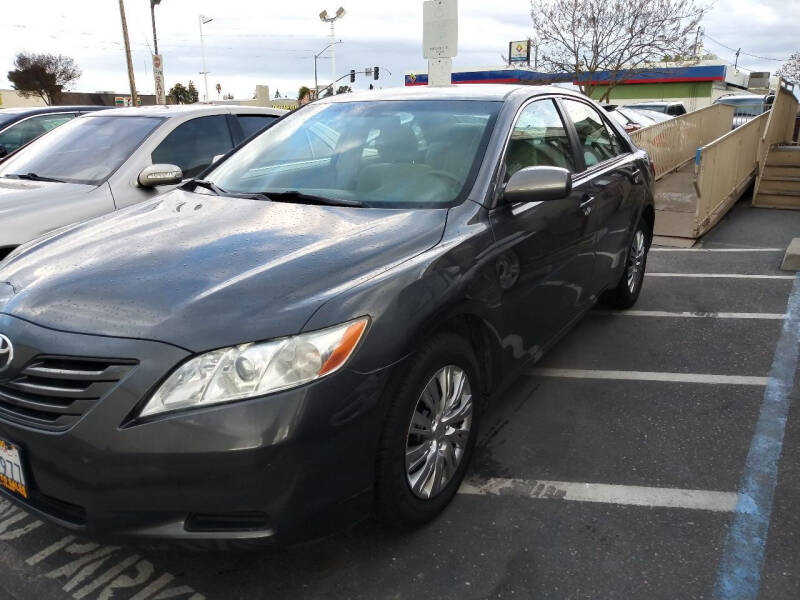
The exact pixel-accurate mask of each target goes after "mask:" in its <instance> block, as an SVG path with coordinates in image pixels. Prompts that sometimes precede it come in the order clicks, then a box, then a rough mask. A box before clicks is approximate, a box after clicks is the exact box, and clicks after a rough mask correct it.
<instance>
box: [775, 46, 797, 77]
mask: <svg viewBox="0 0 800 600" xmlns="http://www.w3.org/2000/svg"><path fill="white" fill-rule="evenodd" d="M775 74H776V75H780V76H781V77H783V78H784V79H786V80H787V81H791V82H792V83H800V50H799V51H797V52H795V53H793V54H792V55H791V56H790V57H789V58H787V59H786V62H785V63H783V64H782V65H781V68H780V69H778V70H777V71H776V72H775Z"/></svg>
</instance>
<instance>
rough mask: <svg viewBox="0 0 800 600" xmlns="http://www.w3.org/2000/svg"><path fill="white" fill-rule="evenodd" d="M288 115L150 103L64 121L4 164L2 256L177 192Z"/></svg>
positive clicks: (0, 179) (0, 173)
mask: <svg viewBox="0 0 800 600" xmlns="http://www.w3.org/2000/svg"><path fill="white" fill-rule="evenodd" d="M284 113H286V111H285V110H279V109H275V108H260V107H250V106H211V105H199V104H198V105H184V106H152V107H145V108H119V109H111V110H104V111H98V112H95V113H91V114H87V115H84V116H82V117H78V118H77V119H73V120H72V121H70V122H68V123H65V124H64V125H62V126H61V127H58V128H57V129H54V130H53V131H51V132H49V133H47V134H45V135H43V136H41V137H40V138H38V139H36V140H34V141H33V142H31V143H30V144H29V145H28V146H26V147H25V148H21V149H20V150H19V151H18V152H16V153H14V154H13V155H10V156H9V157H8V158H7V159H6V160H5V161H4V162H3V163H1V164H0V259H2V258H3V256H4V255H6V254H8V253H9V252H10V251H11V250H12V249H13V248H15V247H16V246H19V245H20V244H22V243H24V242H27V241H29V240H32V239H34V238H37V237H39V236H41V235H43V234H45V233H47V232H49V231H52V230H54V229H59V228H61V227H64V226H66V225H70V224H72V223H75V222H78V221H83V220H86V219H89V218H92V217H97V216H100V215H103V214H106V213H110V212H112V211H114V210H117V209H120V208H124V207H126V206H130V205H132V204H135V203H137V202H142V201H144V200H148V199H150V198H152V197H154V196H155V195H157V194H159V193H162V192H164V191H167V190H169V189H172V188H173V187H175V186H176V185H178V184H179V183H180V182H181V181H182V180H184V179H188V178H193V177H195V176H197V175H198V174H199V173H201V172H202V171H203V170H204V169H205V168H206V167H207V166H209V165H210V164H211V163H212V162H213V161H214V159H215V157H217V156H219V155H222V154H226V153H227V152H228V151H229V150H231V149H233V147H234V146H236V145H238V144H239V143H240V142H242V141H243V140H244V139H246V138H248V137H250V136H251V135H253V134H254V133H256V132H258V131H260V130H262V129H263V128H264V127H266V126H268V125H269V124H270V123H272V122H273V121H274V120H275V119H277V118H278V117H280V116H281V115H283V114H284Z"/></svg>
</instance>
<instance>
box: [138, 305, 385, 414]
mask: <svg viewBox="0 0 800 600" xmlns="http://www.w3.org/2000/svg"><path fill="white" fill-rule="evenodd" d="M368 322H369V319H368V318H367V317H364V318H361V319H357V320H355V321H350V322H348V323H342V324H341V325H336V326H334V327H329V328H328V329H321V330H320V331H312V332H309V333H301V334H299V335H294V336H291V337H286V338H279V339H275V340H270V341H268V342H259V343H253V344H241V345H239V346H233V347H231V348H222V349H220V350H213V351H211V352H207V353H205V354H201V355H200V356H197V357H195V358H193V359H191V360H190V361H188V362H186V363H184V364H183V365H181V366H180V367H179V368H178V369H177V370H176V371H175V372H174V373H172V375H170V376H169V377H168V378H167V380H166V381H165V382H164V383H163V384H162V385H161V387H160V388H158V390H157V391H156V393H155V394H154V395H153V397H152V398H150V400H149V401H148V402H147V404H146V405H145V406H144V408H143V409H142V411H141V413H140V415H141V416H147V415H153V414H156V413H162V412H168V411H173V410H178V409H182V408H195V407H200V406H208V405H211V404H218V403H220V402H229V401H231V400H238V399H241V398H250V397H253V396H263V395H265V394H270V393H272V392H277V391H280V390H285V389H288V388H292V387H296V386H298V385H302V384H304V383H308V382H309V381H314V380H316V379H320V378H321V377H324V376H326V375H330V374H331V373H334V372H335V371H337V370H338V369H339V368H341V366H342V365H343V364H344V363H345V362H347V359H348V358H349V357H350V355H351V354H352V353H353V350H354V349H355V347H356V346H357V345H358V342H359V340H360V339H361V336H362V335H363V334H364V331H365V330H366V328H367V323H368Z"/></svg>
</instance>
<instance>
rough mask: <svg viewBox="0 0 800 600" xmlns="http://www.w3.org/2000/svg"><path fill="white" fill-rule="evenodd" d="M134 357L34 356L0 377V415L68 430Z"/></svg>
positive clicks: (116, 381) (124, 373) (41, 427)
mask: <svg viewBox="0 0 800 600" xmlns="http://www.w3.org/2000/svg"><path fill="white" fill-rule="evenodd" d="M136 362H137V361H135V360H126V359H111V360H108V359H94V358H72V357H64V356H37V357H36V358H34V359H33V360H31V362H29V363H28V364H27V365H26V366H25V368H24V369H22V371H21V372H20V373H19V374H18V375H16V376H14V377H10V378H7V379H3V378H2V377H0V418H5V419H8V420H10V421H14V422H17V423H23V424H25V425H30V426H32V427H37V428H40V429H48V430H51V431H59V430H63V429H68V428H69V427H70V426H72V425H73V424H74V423H75V422H77V421H78V419H80V418H81V416H82V415H83V414H84V413H85V412H86V411H87V410H89V408H91V407H92V406H93V405H94V404H95V402H97V401H98V400H100V399H101V398H102V397H103V396H105V395H106V394H107V393H108V392H109V391H110V390H111V389H112V388H113V387H114V386H115V385H116V384H117V383H118V382H119V381H120V380H122V379H123V378H124V377H125V375H126V374H127V373H128V372H129V371H130V370H131V369H132V368H133V367H134V366H135V365H136Z"/></svg>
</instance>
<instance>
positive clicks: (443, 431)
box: [0, 85, 654, 543]
mask: <svg viewBox="0 0 800 600" xmlns="http://www.w3.org/2000/svg"><path fill="white" fill-rule="evenodd" d="M652 186H653V174H652V172H651V168H650V163H649V160H648V157H647V154H646V153H645V152H644V151H642V150H640V149H639V148H637V147H635V146H634V145H633V144H632V143H631V141H630V139H629V138H628V137H627V135H626V134H625V133H624V131H623V130H622V128H621V127H620V126H619V125H616V124H615V123H614V122H612V121H610V120H609V119H608V118H607V116H606V115H605V114H604V111H603V110H602V109H601V108H600V107H599V106H598V105H596V104H595V103H593V102H591V101H590V100H588V99H586V98H585V97H583V96H580V95H578V94H575V93H572V92H569V91H565V90H563V89H561V88H556V87H532V86H503V85H467V86H463V87H461V86H454V87H448V88H430V89H425V88H423V89H418V88H403V89H400V90H384V91H375V92H370V93H368V94H342V95H338V96H335V97H329V98H326V99H323V100H320V101H317V102H314V103H312V104H308V105H306V106H304V107H301V108H300V109H299V110H297V111H295V112H294V113H291V114H289V115H287V116H286V117H285V118H284V119H282V120H280V121H278V122H277V123H276V124H274V125H273V126H271V127H270V128H268V129H267V130H266V131H264V132H263V133H261V134H260V135H259V136H257V137H255V138H254V139H252V140H250V141H249V142H248V143H246V144H245V145H243V146H242V147H241V148H239V149H238V150H236V151H235V152H233V153H231V154H229V155H228V156H227V157H226V158H224V159H222V160H221V161H219V162H218V163H216V164H215V165H214V166H213V167H211V168H210V169H209V170H208V171H207V172H206V173H205V174H204V175H203V178H202V179H198V180H193V181H190V182H188V183H186V184H185V185H184V186H182V187H181V188H180V189H178V190H175V191H173V192H170V193H168V194H165V195H162V196H160V197H158V198H155V199H153V200H151V201H149V202H143V203H141V204H138V205H136V206H132V207H130V208H128V209H126V210H123V211H118V212H117V213H115V214H111V215H108V216H106V217H104V218H101V219H96V220H94V221H90V222H88V223H83V224H79V225H74V226H72V227H69V228H66V229H64V230H62V231H61V232H59V233H56V234H53V235H50V236H48V237H46V238H42V239H39V240H37V241H35V242H31V243H29V244H26V245H25V246H23V247H21V248H19V249H18V250H17V251H16V252H14V253H12V254H11V255H10V256H9V257H8V258H7V259H6V260H5V262H3V263H2V264H0V282H5V283H0V340H2V344H3V345H2V346H0V348H4V349H5V352H4V353H2V354H0V442H2V443H0V452H2V457H3V459H4V461H5V463H4V464H5V465H7V466H6V468H5V474H6V477H5V478H0V484H2V485H5V488H4V489H5V491H4V492H3V493H4V494H5V495H6V496H8V497H9V498H13V499H14V500H15V501H16V502H18V503H20V504H21V505H22V506H24V507H26V508H27V509H28V510H32V511H34V512H36V513H37V514H38V515H40V516H42V517H43V518H47V519H49V520H51V521H54V522H57V523H60V524H61V525H63V526H65V527H68V528H71V529H73V530H75V531H77V532H80V533H81V534H85V535H89V536H92V537H98V538H104V537H105V538H118V539H131V538H133V539H137V538H138V539H141V538H159V539H181V540H191V541H205V542H208V541H219V540H236V541H240V542H244V541H247V542H266V543H287V542H293V541H297V540H299V539H304V538H308V537H311V536H317V535H320V534H322V533H326V532H329V531H330V530H331V529H338V528H341V527H343V526H345V525H348V524H350V523H352V522H354V521H357V520H359V519H361V518H363V517H365V516H366V515H368V514H370V512H372V511H374V512H375V513H376V514H377V515H379V516H380V517H381V518H382V519H384V520H385V521H387V522H388V523H391V524H393V525H395V526H398V527H413V526H416V525H419V524H421V523H424V522H425V521H427V520H429V519H431V518H433V517H434V516H435V515H437V514H438V513H439V512H440V511H441V510H443V509H444V507H445V506H446V505H447V503H448V502H450V500H451V499H452V497H453V495H454V494H455V493H456V490H457V489H458V487H459V485H460V483H461V481H462V479H463V477H464V473H465V472H466V470H467V468H468V465H469V462H470V459H471V457H472V454H473V451H474V448H475V440H476V439H477V435H478V429H479V426H480V422H481V416H482V413H483V411H484V409H485V407H486V405H487V404H490V403H491V401H492V399H493V398H495V397H497V396H498V395H499V394H501V393H502V392H503V390H504V389H506V388H507V386H508V385H509V383H510V382H511V381H513V379H514V378H515V377H516V376H517V375H518V374H519V373H521V372H523V371H524V369H525V368H526V367H527V366H529V365H530V364H531V363H532V362H533V361H535V360H537V359H538V358H539V357H541V355H542V353H543V352H544V351H546V350H547V349H548V348H550V347H551V346H552V345H553V344H554V343H555V342H556V340H558V339H559V338H560V337H561V336H562V335H564V333H565V332H566V331H567V330H569V329H570V327H572V326H573V325H574V324H575V323H576V322H577V321H578V319H579V318H580V317H581V316H582V315H583V314H584V313H585V312H586V311H588V310H589V309H590V308H591V307H592V306H593V305H594V303H595V301H596V300H597V299H598V298H599V297H601V296H603V297H605V298H606V299H607V301H608V302H609V303H610V304H611V305H612V306H615V307H617V308H625V307H629V306H631V305H633V303H634V302H635V301H636V299H637V297H638V295H639V292H640V290H641V287H642V281H643V276H644V270H645V263H646V258H647V251H648V247H649V245H650V240H651V236H652V231H653V219H654V210H653V187H652Z"/></svg>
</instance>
